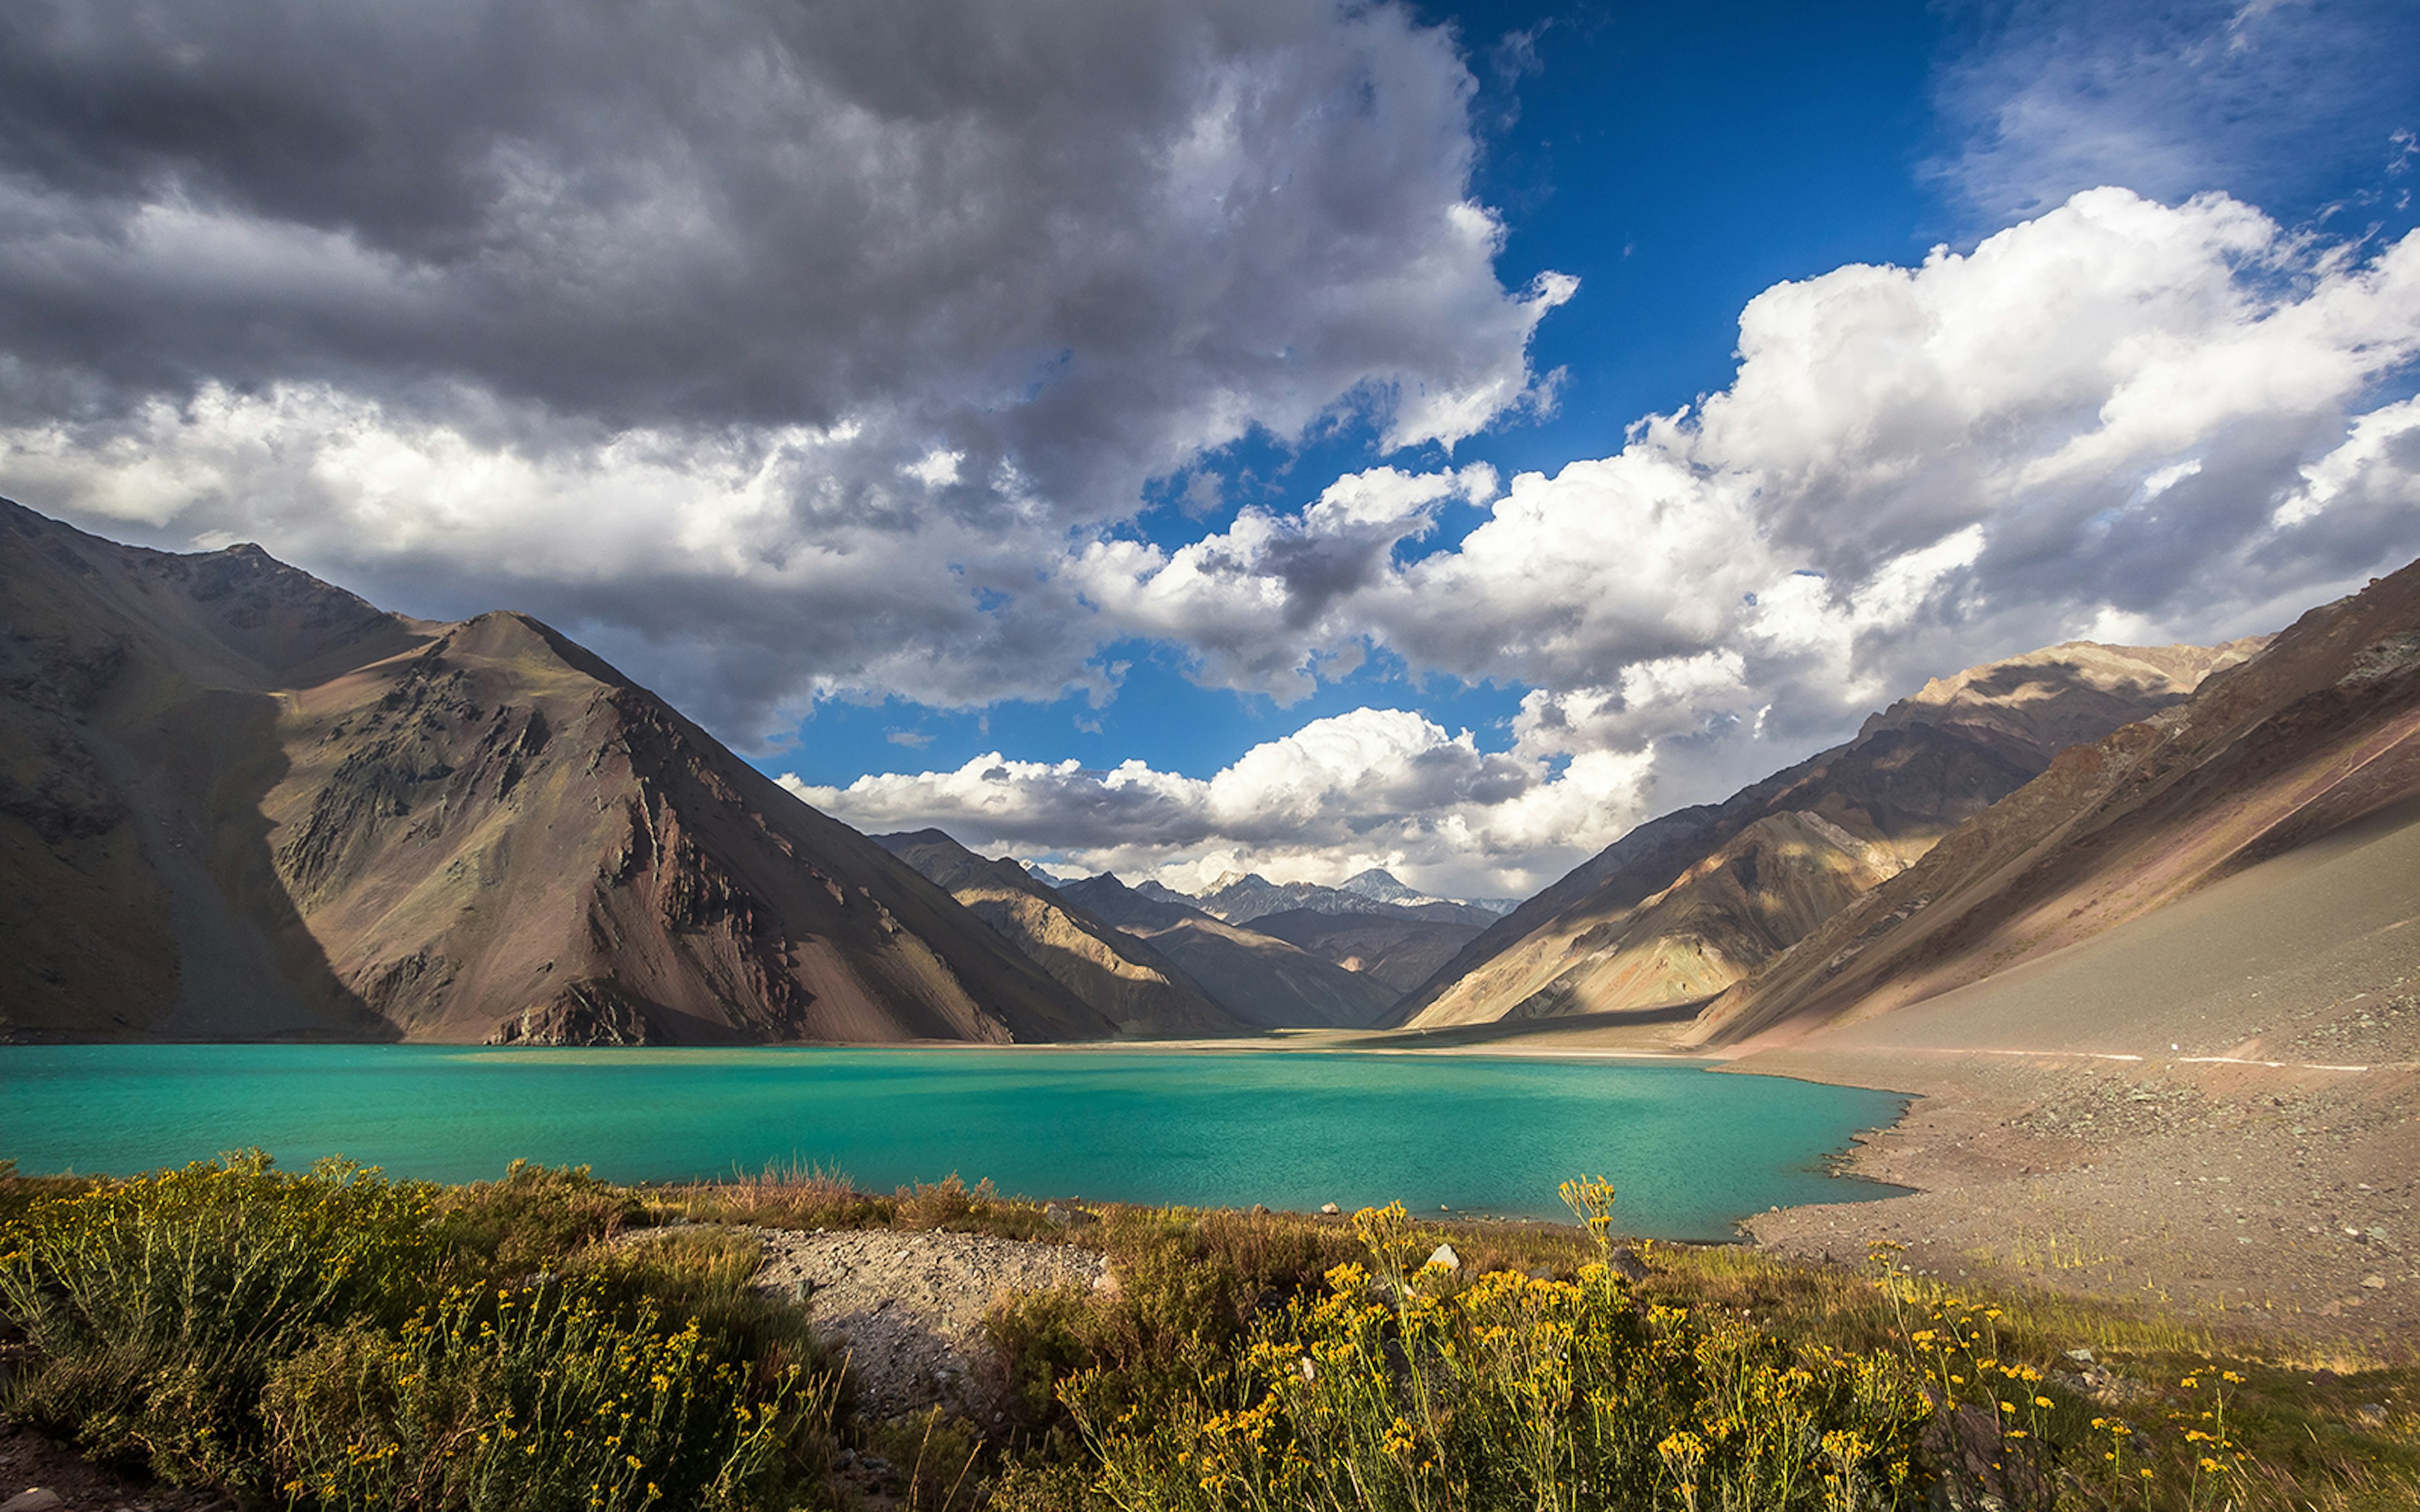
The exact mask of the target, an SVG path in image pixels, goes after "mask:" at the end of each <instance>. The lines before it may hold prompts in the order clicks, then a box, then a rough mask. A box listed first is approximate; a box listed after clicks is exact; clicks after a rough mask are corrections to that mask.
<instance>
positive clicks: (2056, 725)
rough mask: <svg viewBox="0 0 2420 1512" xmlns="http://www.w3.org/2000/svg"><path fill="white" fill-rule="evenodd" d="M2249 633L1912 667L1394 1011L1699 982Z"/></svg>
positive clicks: (1787, 943)
mask: <svg viewBox="0 0 2420 1512" xmlns="http://www.w3.org/2000/svg"><path fill="white" fill-rule="evenodd" d="M2258 645H2259V642H2258V641H2257V640H2246V641H2237V642H2231V643H2229V644H2228V645H2226V646H2220V647H2212V648H2204V647H2197V646H2164V647H2150V648H2140V647H2125V646H2102V645H2096V644H2093V643H2091V642H2087V641H2073V642H2069V643H2067V644H2064V645H2058V646H2052V647H2048V648H2046V649H2044V650H2041V651H2036V652H2030V653H2027V654H2025V655H2024V656H2013V657H2009V658H2007V659H2005V660H2002V661H1996V662H1990V663H1986V664H1984V665H1982V666H1980V667H1976V668H1971V669H1969V670H1967V671H1963V672H1961V673H1958V674H1957V675H1955V676H1953V677H1947V678H1942V679H1938V680H1936V681H1934V682H1932V683H1930V684H1927V685H1926V686H1925V687H1924V688H1922V689H1921V690H1920V691H1918V692H1917V693H1916V694H1914V695H1913V696H1911V697H1909V698H1905V699H1902V700H1900V702H1897V703H1895V704H1893V705H1892V706H1891V707H1890V708H1888V709H1886V710H1885V711H1883V712H1882V713H1880V714H1877V715H1875V716H1873V717H1870V718H1869V719H1868V720H1867V721H1866V723H1865V725H1864V727H1863V728H1862V729H1861V730H1860V731H1859V732H1858V733H1857V736H1856V737H1855V738H1854V740H1851V741H1849V742H1848V743H1846V744H1845V745H1841V746H1838V747H1835V748H1832V749H1830V750H1827V751H1823V752H1821V753H1819V754H1818V755H1816V756H1813V757H1811V758H1809V759H1808V760H1807V761H1805V762H1802V763H1800V764H1798V765H1796V766H1792V767H1791V768H1789V769H1788V770H1786V771H1782V772H1778V773H1776V774H1775V775H1774V776H1772V777H1769V778H1767V779H1764V780H1762V781H1761V782H1757V783H1754V784H1752V785H1751V786H1749V787H1747V788H1745V789H1743V790H1741V791H1740V792H1739V793H1737V794H1735V795H1732V796H1731V797H1730V798H1729V799H1726V800H1725V801H1724V802H1722V803H1720V804H1708V805H1701V806H1699V807H1696V808H1690V809H1682V810H1676V811H1674V812H1672V813H1669V814H1666V815H1664V816H1663V817H1662V818H1659V819H1655V820H1652V821H1651V822H1649V823H1647V824H1644V825H1640V826H1638V828H1637V829H1635V830H1633V831H1631V833H1630V834H1628V835H1626V836H1624V837H1623V838H1622V839H1621V840H1620V841H1616V842H1615V843H1614V844H1613V845H1611V846H1609V847H1607V848H1606V850H1605V851H1604V852H1602V853H1600V854H1599V855H1598V856H1595V857H1594V858H1592V859H1591V860H1590V861H1588V862H1586V863H1585V864H1583V865H1582V866H1580V867H1579V868H1577V869H1576V870H1575V871H1574V872H1572V873H1571V874H1570V875H1568V876H1566V877H1564V878H1563V879H1562V880H1561V881H1559V882H1558V883H1556V884H1555V885H1554V886H1553V887H1549V888H1547V889H1546V890H1545V891H1544V892H1542V893H1540V894H1539V895H1538V896H1537V897H1535V898H1532V899H1530V900H1529V901H1528V903H1524V904H1522V905H1521V906H1520V907H1519V908H1518V909H1516V910H1514V911H1513V912H1512V914H1510V915H1508V916H1507V917H1506V918H1503V919H1501V920H1500V921H1498V922H1497V923H1496V924H1495V925H1493V926H1491V927H1490V928H1488V929H1487V930H1486V931H1485V933H1481V935H1480V936H1479V937H1478V938H1476V939H1474V940H1472V941H1471V942H1470V943H1469V944H1468V945H1467V946H1466V947H1464V948H1463V949H1462V950H1461V952H1460V953H1459V954H1458V955H1456V956H1455V957H1454V958H1453V959H1452V960H1451V961H1450V962H1449V963H1447V964H1446V965H1444V966H1443V967H1442V968H1440V969H1439V970H1438V971H1437V973H1436V974H1435V976H1433V977H1432V978H1430V980H1428V981H1427V983H1425V984H1424V985H1423V986H1422V987H1421V988H1420V990H1419V991H1418V992H1416V993H1414V994H1412V995H1410V996H1409V997H1407V998H1406V999H1405V1001H1404V1005H1403V1006H1402V1007H1401V1008H1399V1009H1398V1010H1397V1016H1398V1019H1399V1021H1400V1022H1403V1023H1405V1024H1407V1025H1408V1026H1412V1027H1415V1028H1435V1027H1441V1026H1450V1025H1469V1024H1486V1023H1494V1022H1499V1021H1504V1020H1513V1019H1540V1018H1551V1017H1559V1016H1562V1015H1567V1014H1572V1013H1593V1012H1606V1011H1621V1010H1639V1009H1649V1010H1659V1011H1661V1010H1669V1009H1672V1008H1674V1007H1676V1006H1678V1005H1683V1004H1687V1003H1692V1002H1699V1001H1703V1000H1704V999H1706V998H1709V997H1711V996H1713V995H1715V994H1717V993H1720V992H1722V991H1724V990H1726V989H1727V988H1729V987H1730V986H1731V985H1732V984H1733V983H1735V982H1737V981H1739V980H1741V979H1743V978H1744V977H1745V976H1747V975H1748V974H1749V973H1750V972H1752V971H1754V970H1756V969H1757V968H1758V967H1759V966H1761V964H1763V963H1764V962H1766V961H1767V960H1769V959H1771V958H1772V957H1773V956H1775V955H1776V954H1778V953H1780V952H1781V951H1783V950H1785V949H1789V948H1790V947H1792V945H1794V944H1795V943H1796V942H1797V941H1798V940H1800V939H1801V938H1803V937H1805V936H1806V935H1807V933H1809V932H1811V931H1813V930H1814V929H1816V928H1817V927H1818V926H1820V925H1822V924H1823V922H1824V921H1825V920H1826V919H1829V918H1832V917H1833V916H1835V915H1836V914H1838V912H1839V911H1840V910H1841V909H1843V908H1845V907H1847V906H1849V905H1850V904H1851V903H1853V902H1854V901H1855V900H1857V899H1859V898H1862V897H1864V896H1866V895H1867V894H1868V893H1869V892H1870V890H1871V889H1873V888H1874V887H1878V886H1880V885H1881V884H1882V883H1884V882H1885V881H1886V880H1888V879H1889V878H1891V877H1893V876H1895V875H1897V874H1898V873H1899V872H1900V871H1902V870H1903V869H1904V868H1905V867H1906V866H1907V865H1908V864H1909V863H1911V862H1912V861H1914V860H1915V859H1916V858H1917V857H1918V856H1923V855H1924V854H1925V853H1926V852H1927V851H1928V850H1929V849H1931V846H1932V845H1933V844H1934V843H1935V842H1936V841H1939V840H1940V839H1941V837H1942V836H1944V835H1946V834H1947V833H1948V832H1949V831H1950V830H1951V829H1953V828H1954V827H1955V826H1956V825H1958V824H1960V823H1961V822H1962V821H1963V820H1965V819H1967V818H1968V817H1970V816H1972V815H1974V814H1977V813H1979V812H1981V811H1982V810H1985V809H1986V808H1988V807H1990V806H1991V805H1992V804H1993V802H1995V801H1997V800H1998V799H2000V798H2002V797H2005V796H2006V795H2009V794H2010V793H2013V792H2015V791H2016V790H2017V789H2018V788H2020V787H2022V786H2023V785H2024V783H2025V782H2027V781H2028V780H2030V779H2033V778H2034V777H2035V776H2036V775H2038V774H2039V773H2040V772H2041V771H2043V770H2044V769H2045V768H2046V767H2048V766H2049V765H2050V764H2051V761H2052V758H2053V757H2055V755H2056V754H2057V753H2058V752H2059V751H2060V750H2062V749H2064V748H2067V747H2069V746H2071V745H2072V744H2073V743H2075V742H2076V741H2078V740H2086V739H2095V738H2098V737H2100V736H2101V735H2104V734H2106V733H2109V732H2110V731H2112V730H2115V729H2117V728H2118V727H2119V726H2121V725H2124V724H2127V723H2130V722H2131V721H2133V720H2135V719H2139V718H2142V717H2145V716H2147V715H2149V714H2152V713H2154V712H2156V711H2158V710H2160V709H2163V708H2166V707H2169V706H2171V705H2174V704H2176V703H2179V702H2182V701H2183V700H2184V699H2185V698H2187V697H2188V696H2190V695H2191V693H2192V692H2193V690H2194V688H2195V687H2197V686H2199V684H2200V682H2201V680H2202V679H2203V678H2204V677H2206V676H2208V675H2209V674H2210V673H2211V671H2213V670H2215V669H2218V668H2222V667H2226V666H2231V665H2233V664H2235V663H2236V662H2239V661H2241V660H2242V658H2243V657H2244V656H2248V655H2250V654H2251V653H2252V652H2253V651H2254V650H2256V649H2257V647H2258ZM1658 1016H1665V1015H1664V1014H1662V1013H1660V1012H1659V1015H1658Z"/></svg>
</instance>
